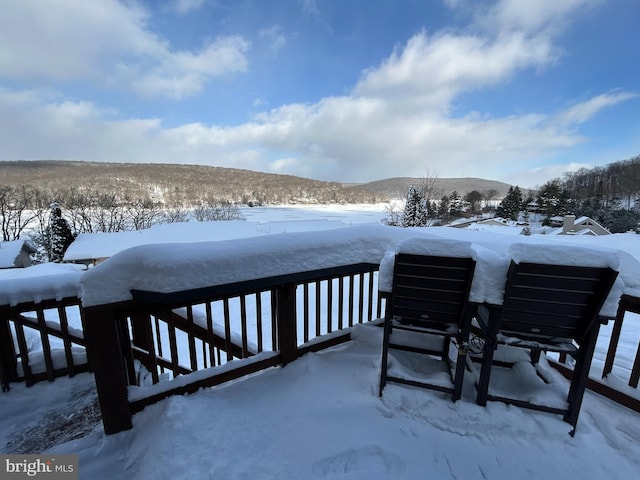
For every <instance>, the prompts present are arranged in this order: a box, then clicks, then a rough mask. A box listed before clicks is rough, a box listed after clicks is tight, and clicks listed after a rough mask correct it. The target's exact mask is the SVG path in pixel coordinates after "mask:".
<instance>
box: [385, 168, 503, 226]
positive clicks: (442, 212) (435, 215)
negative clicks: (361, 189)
mask: <svg viewBox="0 0 640 480" xmlns="http://www.w3.org/2000/svg"><path fill="white" fill-rule="evenodd" d="M437 185H438V182H437V178H436V177H432V176H427V177H425V178H423V179H422V180H421V182H420V183H419V184H418V185H411V186H409V188H408V190H407V194H406V199H405V202H404V208H403V209H402V210H399V209H397V208H396V207H394V206H390V207H389V208H388V209H387V217H386V218H385V219H384V223H386V224H387V225H393V226H401V227H424V226H437V225H444V224H446V223H448V222H450V221H451V220H453V219H455V218H459V217H461V216H464V215H467V214H477V213H480V212H482V211H485V210H487V209H490V208H491V207H490V205H491V202H492V201H493V200H495V199H496V197H497V196H498V193H499V192H498V191H497V190H495V189H489V190H485V191H482V192H479V191H478V190H471V191H470V192H468V193H467V194H465V195H464V196H462V195H460V193H458V192H457V191H456V190H454V191H452V192H450V193H449V194H443V192H442V190H441V189H440V188H438V186H437Z"/></svg>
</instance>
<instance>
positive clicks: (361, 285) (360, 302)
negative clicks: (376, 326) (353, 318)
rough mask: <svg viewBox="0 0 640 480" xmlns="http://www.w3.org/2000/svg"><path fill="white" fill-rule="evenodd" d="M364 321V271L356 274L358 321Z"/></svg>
mask: <svg viewBox="0 0 640 480" xmlns="http://www.w3.org/2000/svg"><path fill="white" fill-rule="evenodd" d="M363 322H364V273H362V272H360V273H359V274H358V323H363Z"/></svg>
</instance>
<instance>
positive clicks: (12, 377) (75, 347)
mask: <svg viewBox="0 0 640 480" xmlns="http://www.w3.org/2000/svg"><path fill="white" fill-rule="evenodd" d="M70 315H73V316H74V317H75V318H76V319H81V306H80V299H79V298H77V297H69V298H63V299H60V300H56V299H49V300H43V301H41V302H38V303H35V302H25V303H20V304H18V305H13V306H10V305H3V306H0V381H1V382H0V383H2V390H3V391H8V390H9V384H10V383H11V382H21V381H24V382H25V383H26V385H27V386H31V385H33V384H34V383H35V382H39V381H42V380H49V381H52V380H54V379H55V378H56V377H60V376H64V375H69V376H73V375H75V374H76V373H79V372H86V371H88V370H89V364H88V362H87V358H86V350H85V347H86V343H85V340H84V334H83V332H82V329H80V328H77V327H73V326H70V325H69V316H70ZM78 326H79V325H78Z"/></svg>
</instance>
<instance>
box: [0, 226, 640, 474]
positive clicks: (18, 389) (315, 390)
mask: <svg viewBox="0 0 640 480" xmlns="http://www.w3.org/2000/svg"><path fill="white" fill-rule="evenodd" d="M341 221H342V219H341ZM245 223H246V222H245ZM363 223H369V222H353V223H351V224H349V223H345V225H347V226H346V227H344V226H343V227H341V228H334V229H329V230H322V229H320V230H316V231H314V232H300V231H298V232H293V231H288V233H270V234H268V235H259V232H257V230H254V235H253V236H254V237H256V238H248V237H244V238H240V239H238V240H235V241H232V240H223V241H219V242H194V243H191V244H189V245H188V247H185V245H184V243H170V244H164V245H161V244H156V245H152V246H149V247H143V246H136V247H134V248H131V249H129V250H126V251H122V252H120V253H117V254H115V255H114V256H113V257H112V258H111V259H110V260H108V261H107V262H105V263H103V264H101V265H99V266H97V267H95V268H93V269H90V270H89V271H87V272H84V273H81V272H79V271H77V269H76V267H73V266H69V265H57V266H55V267H54V266H52V265H49V266H39V268H40V272H38V269H37V268H38V267H31V268H29V269H21V270H24V272H23V271H20V272H10V273H5V272H1V273H0V296H2V300H5V301H6V300H7V299H9V300H10V301H11V302H12V303H15V302H16V301H24V300H23V299H24V298H30V297H29V296H30V295H31V296H32V295H34V294H35V293H36V292H37V290H38V288H52V287H51V286H50V285H48V283H58V280H62V279H65V278H67V277H66V276H69V278H68V279H67V280H66V281H65V282H66V283H68V285H67V287H68V291H65V289H62V290H63V291H57V292H54V294H55V295H56V296H58V295H61V296H67V295H66V294H67V293H70V292H71V291H74V292H75V294H77V293H78V288H79V287H80V285H81V286H82V289H83V292H84V294H85V295H87V294H88V295H89V296H88V297H86V298H85V300H86V301H87V302H89V304H100V303H101V302H108V301H115V299H123V298H125V299H126V298H129V295H130V294H129V292H128V288H132V287H134V286H135V288H140V289H148V290H155V291H172V290H173V289H176V288H179V289H185V288H197V287H198V286H202V285H203V284H211V283H208V282H220V283H226V282H230V281H238V280H241V279H245V278H258V277H260V276H271V275H276V274H284V273H290V272H292V271H301V270H308V269H311V268H325V267H327V266H332V265H339V264H347V263H357V262H365V261H366V262H368V261H374V260H375V259H377V261H382V265H381V273H380V275H379V278H380V284H381V285H382V286H384V283H385V281H386V282H388V279H389V268H390V267H391V268H392V259H393V255H394V254H395V252H397V251H409V252H437V251H447V252H449V253H450V254H456V255H466V254H471V255H472V256H473V258H475V259H476V260H477V262H478V265H477V267H476V274H477V276H476V277H475V278H474V286H473V289H474V295H476V300H480V299H483V300H484V301H492V303H499V300H500V298H499V297H500V288H501V286H503V285H502V284H503V282H504V276H501V275H504V274H501V273H500V272H503V271H506V266H507V265H508V260H509V259H510V258H512V257H515V258H518V259H524V258H527V259H532V260H536V261H538V260H539V261H543V260H544V261H550V262H554V261H557V260H558V259H562V260H563V263H564V261H576V262H583V261H585V259H588V260H587V261H591V262H597V263H600V264H603V265H608V266H612V267H613V266H614V265H617V267H618V268H619V269H620V280H619V284H618V286H619V290H618V293H617V294H619V293H620V292H622V291H624V292H630V293H635V294H638V293H640V268H639V264H638V259H639V258H640V236H638V235H635V234H616V235H608V236H606V237H582V236H581V237H578V236H572V237H566V238H565V237H556V236H554V237H553V238H551V237H542V236H532V237H523V236H518V237H513V236H511V235H502V234H499V233H491V232H483V231H468V230H461V229H455V228H431V229H419V228H416V229H399V228H389V227H383V226H381V225H364V224H363ZM349 225H350V226H349ZM332 245H333V247H332ZM49 268H53V270H55V272H54V271H49V270H48V269H49ZM72 269H73V270H72ZM385 272H386V273H385ZM36 273H37V275H36ZM31 274H33V275H31ZM41 274H42V275H41ZM20 275H22V278H20ZM70 276H75V280H71V278H70ZM156 277H160V278H156ZM45 279H47V280H45ZM23 280H25V281H24V282H23V283H19V282H22V281H23ZM65 282H62V283H63V284H64V283H65ZM121 282H122V283H123V284H124V286H123V287H121V286H118V284H119V283H121ZM183 282H186V284H185V283H183ZM32 286H33V288H31V287H32ZM36 287H38V288H36ZM65 288H66V287H65ZM638 320H639V317H638V316H637V315H633V314H630V315H628V316H627V318H626V319H625V325H624V328H623V332H622V339H623V341H622V342H621V344H620V347H619V357H617V359H616V361H617V362H618V361H620V363H621V364H622V363H624V364H626V365H630V364H631V363H632V361H633V357H634V356H635V349H636V347H637V341H638V338H640V322H639V321H638ZM610 328H611V322H610V324H609V325H607V326H605V327H603V334H604V335H608V334H609V332H610ZM381 330H382V329H380V328H378V327H375V326H371V325H363V326H356V327H354V329H353V331H352V338H353V340H352V341H351V342H348V343H347V344H344V345H341V346H338V347H335V348H332V349H329V350H326V351H322V352H319V353H315V354H308V355H305V356H304V357H303V358H301V359H299V360H298V361H296V362H293V363H291V364H289V365H287V366H286V367H284V368H272V369H268V370H266V371H263V372H261V373H258V374H254V375H252V376H250V377H247V378H244V379H241V380H238V381H234V382H230V383H228V384H225V385H221V386H218V387H214V388H207V389H202V390H200V391H199V392H197V393H195V394H192V395H189V396H173V397H170V398H168V399H166V400H163V401H161V402H158V403H157V404H154V405H152V406H150V407H147V408H146V409H145V410H144V411H142V412H141V413H139V414H137V415H135V416H134V418H133V424H134V426H133V429H132V430H129V431H125V432H121V433H119V434H116V435H111V436H105V435H104V433H103V432H102V428H101V425H100V424H97V423H91V421H90V420H86V419H85V421H84V422H83V421H82V420H81V419H78V416H80V413H79V412H91V411H92V409H91V407H92V405H94V404H95V392H94V391H93V390H92V376H91V375H90V374H81V375H77V376H76V377H74V378H61V379H57V380H56V381H55V382H52V383H46V382H45V383H39V384H37V385H35V386H33V387H31V388H25V387H24V386H23V385H19V384H13V385H12V390H11V391H10V392H9V393H5V394H0V411H2V415H1V416H0V445H7V451H9V450H10V449H9V448H8V447H9V446H10V445H13V446H14V448H13V449H11V451H12V452H18V451H20V449H19V447H20V446H21V445H22V446H24V445H27V443H25V442H24V441H23V442H22V443H20V442H19V441H17V440H20V441H21V440H24V439H29V438H30V439H32V441H34V442H37V443H39V444H40V445H41V446H45V447H46V448H47V449H48V450H47V451H48V452H50V453H51V454H78V455H79V456H80V462H79V465H80V478H94V479H103V478H104V479H165V478H166V479H173V478H259V479H262V478H273V479H280V478H305V479H313V478H332V479H338V478H339V479H363V478H367V479H369V478H371V479H404V478H407V479H418V478H434V479H435V478H457V479H476V478H521V479H534V478H545V479H546V478H559V477H567V478H580V479H585V480H590V479H594V480H595V479H598V480H599V479H601V478H633V477H634V476H635V475H637V471H638V468H639V467H640V458H639V457H638V442H640V416H639V415H638V414H637V413H634V412H632V411H631V410H628V409H626V408H624V407H622V406H619V405H617V404H615V403H614V402H611V401H609V400H607V399H605V398H604V397H601V396H598V395H596V394H593V393H590V392H588V393H587V395H586V396H585V400H584V404H583V407H582V411H581V415H580V422H579V424H578V430H577V433H576V435H575V437H573V438H572V437H570V436H569V435H568V431H569V430H570V426H569V425H568V424H566V423H564V422H562V420H561V417H560V416H559V415H553V414H548V413H542V412H534V411H530V410H523V409H520V408H518V407H514V406H506V405H504V404H502V403H500V402H489V404H488V405H487V407H480V406H478V405H476V404H475V388H474V380H475V378H476V375H477V372H467V374H466V375H465V386H464V390H463V397H462V399H461V400H459V401H458V402H456V403H452V402H451V397H450V395H447V394H441V393H438V392H434V391H431V390H424V389H417V388H412V387H405V386H401V385H396V384H392V385H388V386H387V387H386V388H385V390H384V395H383V397H382V398H379V397H378V394H377V390H378V382H379V372H380V358H379V357H380V347H381V342H382V331H381ZM625 339H629V340H628V341H626V342H625ZM269 354H270V353H269V352H265V354H264V355H269ZM603 356H604V352H603V351H602V350H601V348H600V347H599V350H598V351H596V357H595V358H594V364H596V363H599V364H601V363H602V361H603ZM402 360H403V359H402V358H400V357H398V358H394V359H393V360H392V362H395V365H396V367H398V368H404V369H407V370H408V373H411V371H414V374H416V375H417V374H420V373H422V374H424V373H425V372H427V373H428V372H433V374H434V375H440V374H441V372H439V371H438V368H439V367H440V366H441V364H440V363H439V362H437V364H436V363H434V364H429V365H427V364H419V365H415V364H412V363H411V362H403V361H402ZM434 362H435V360H434ZM544 366H545V365H544V362H543V365H542V366H541V368H544ZM223 368H224V367H223ZM514 368H515V369H516V370H517V371H519V372H520V376H519V378H520V380H519V381H520V382H521V383H520V385H519V386H518V389H519V390H521V391H522V392H523V393H524V394H525V395H528V396H531V397H535V398H536V399H541V398H542V399H544V400H545V401H547V400H548V402H549V403H554V402H557V401H559V400H561V399H562V395H564V394H566V388H567V386H568V383H567V382H566V380H564V379H563V378H561V377H560V375H559V374H557V372H555V371H553V370H551V369H548V370H545V371H544V375H545V376H548V378H549V379H550V380H551V381H550V383H548V384H544V383H542V382H540V380H539V377H538V376H537V374H536V372H535V371H533V370H532V368H531V366H530V365H528V364H526V363H520V364H518V365H516V367H514ZM619 368H621V367H620V366H619V365H616V366H614V373H616V371H618V369H619ZM622 368H623V369H626V370H624V371H622V374H621V377H623V378H624V375H626V378H628V367H627V366H625V367H622ZM416 370H417V372H416ZM494 380H495V383H494V382H493V381H492V388H496V389H498V390H500V389H513V384H508V383H507V375H506V373H505V374H504V375H503V374H502V373H499V372H496V375H495V379H494ZM607 382H608V383H610V384H615V383H616V382H617V383H620V386H621V387H624V384H623V383H622V382H621V381H620V379H616V378H613V377H611V378H609V379H608V380H607ZM616 386H617V385H616ZM629 390H631V389H629ZM634 392H635V391H634ZM91 418H92V417H91ZM56 419H59V420H57V421H58V422H59V423H56ZM74 419H75V421H76V422H77V423H78V424H81V425H84V426H85V429H84V430H82V431H81V432H80V435H82V436H81V437H80V438H78V439H76V440H72V441H69V442H67V443H59V441H58V442H56V441H55V440H54V439H55V438H59V433H60V432H59V431H58V430H56V428H55V427H56V425H60V424H64V425H67V423H69V422H71V423H73V421H74ZM45 427H46V428H45ZM91 427H94V428H93V430H91ZM66 429H67V428H66V427H65V431H66ZM25 432H26V433H25ZM64 438H67V439H68V438H70V437H69V436H66V437H64ZM16 439H17V440H16ZM16 448H17V450H16Z"/></svg>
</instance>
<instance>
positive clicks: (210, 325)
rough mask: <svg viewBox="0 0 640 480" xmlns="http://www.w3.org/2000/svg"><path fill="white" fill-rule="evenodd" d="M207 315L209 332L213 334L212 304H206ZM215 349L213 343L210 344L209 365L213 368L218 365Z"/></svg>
mask: <svg viewBox="0 0 640 480" xmlns="http://www.w3.org/2000/svg"><path fill="white" fill-rule="evenodd" d="M204 305H205V315H206V317H207V330H208V331H209V332H211V333H213V312H212V309H211V302H206V303H205V304H204ZM214 350H215V347H214V345H213V343H209V363H210V365H211V366H212V367H214V366H215V365H216V357H215V351H214Z"/></svg>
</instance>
